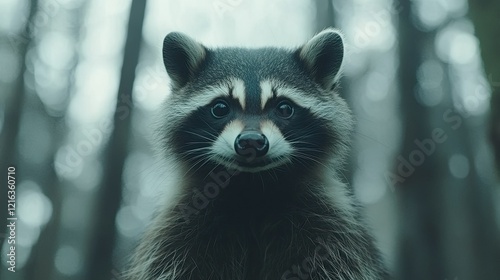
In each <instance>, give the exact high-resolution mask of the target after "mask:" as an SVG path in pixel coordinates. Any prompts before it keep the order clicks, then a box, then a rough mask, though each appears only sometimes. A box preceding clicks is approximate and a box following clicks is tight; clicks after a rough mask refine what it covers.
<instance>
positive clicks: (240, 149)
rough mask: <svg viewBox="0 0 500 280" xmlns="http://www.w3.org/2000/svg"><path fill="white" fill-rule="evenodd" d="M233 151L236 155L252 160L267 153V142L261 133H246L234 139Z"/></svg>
mask: <svg viewBox="0 0 500 280" xmlns="http://www.w3.org/2000/svg"><path fill="white" fill-rule="evenodd" d="M234 149H235V150H236V153H237V154H238V155H240V156H244V157H246V158H248V159H250V160H252V158H253V157H261V156H264V155H265V154H266V153H267V151H269V141H267V137H266V136H265V135H264V134H262V133H259V132H256V131H247V132H243V133H242V134H240V135H238V137H236V140H235V141H234Z"/></svg>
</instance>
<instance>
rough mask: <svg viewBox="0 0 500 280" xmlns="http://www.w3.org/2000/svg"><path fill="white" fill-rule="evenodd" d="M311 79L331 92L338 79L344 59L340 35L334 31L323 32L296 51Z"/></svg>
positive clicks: (330, 29)
mask: <svg viewBox="0 0 500 280" xmlns="http://www.w3.org/2000/svg"><path fill="white" fill-rule="evenodd" d="M297 51H298V55H299V59H300V60H301V61H302V62H303V63H304V64H305V66H306V68H307V70H309V72H310V74H311V76H312V77H313V79H314V80H315V81H316V82H317V83H318V84H320V85H321V87H322V88H324V89H326V90H331V89H332V88H333V87H334V85H335V83H336V82H337V81H338V79H339V78H340V67H341V66H342V60H343V58H344V43H343V39H342V35H341V34H340V33H339V32H338V31H336V30H335V29H332V28H329V29H326V30H323V31H322V32H320V33H319V34H317V35H316V36H314V37H313V38H312V39H311V40H309V41H308V42H307V43H305V44H304V45H303V46H302V47H300V48H299V49H298V50H297Z"/></svg>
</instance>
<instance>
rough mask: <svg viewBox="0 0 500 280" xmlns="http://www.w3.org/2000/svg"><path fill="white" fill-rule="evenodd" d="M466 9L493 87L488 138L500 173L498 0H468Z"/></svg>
mask: <svg viewBox="0 0 500 280" xmlns="http://www.w3.org/2000/svg"><path fill="white" fill-rule="evenodd" d="M469 13H470V17H471V19H472V21H473V22H474V26H475V33H476V36H477V38H478V39H479V43H480V49H481V56H482V58H483V65H484V70H485V72H486V77H487V79H488V82H489V83H490V86H491V89H492V96H491V103H490V104H491V107H490V108H491V117H490V139H491V142H492V144H493V148H494V150H495V158H496V163H497V170H498V171H499V173H498V174H499V175H500V40H499V39H498V38H499V37H500V1H498V0H469Z"/></svg>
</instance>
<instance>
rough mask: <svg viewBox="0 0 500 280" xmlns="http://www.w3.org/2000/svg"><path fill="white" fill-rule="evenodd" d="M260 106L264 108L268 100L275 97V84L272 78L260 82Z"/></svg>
mask: <svg viewBox="0 0 500 280" xmlns="http://www.w3.org/2000/svg"><path fill="white" fill-rule="evenodd" d="M260 92H261V94H260V108H261V109H262V110H264V107H266V104H267V101H269V99H271V98H272V97H273V85H272V83H271V81H270V80H264V81H262V82H260Z"/></svg>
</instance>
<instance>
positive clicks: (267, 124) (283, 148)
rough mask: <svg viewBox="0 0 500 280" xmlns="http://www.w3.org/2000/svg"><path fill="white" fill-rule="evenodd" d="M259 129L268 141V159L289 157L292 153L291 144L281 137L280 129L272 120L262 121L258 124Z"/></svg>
mask: <svg viewBox="0 0 500 280" xmlns="http://www.w3.org/2000/svg"><path fill="white" fill-rule="evenodd" d="M260 130H261V131H262V133H263V134H264V135H265V136H266V137H267V141H269V151H268V152H267V156H268V157H269V158H270V159H273V160H274V159H279V158H283V157H289V156H290V155H291V154H292V152H293V148H292V145H290V143H289V142H288V141H287V140H286V139H285V137H283V134H282V133H281V131H280V129H279V128H278V127H277V126H276V125H274V123H273V122H271V121H263V122H262V123H261V124H260Z"/></svg>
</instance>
